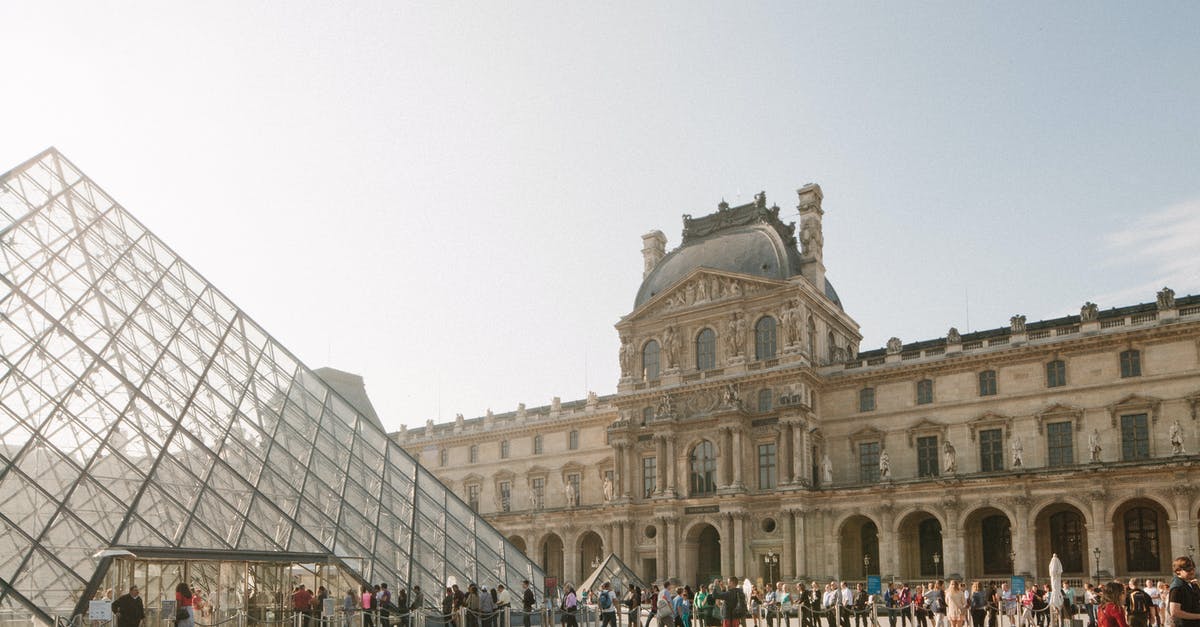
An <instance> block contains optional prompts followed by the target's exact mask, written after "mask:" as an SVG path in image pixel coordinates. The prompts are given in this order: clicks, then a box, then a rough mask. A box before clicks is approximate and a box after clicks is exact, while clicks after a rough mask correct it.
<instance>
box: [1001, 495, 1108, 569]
mask: <svg viewBox="0 0 1200 627" xmlns="http://www.w3.org/2000/svg"><path fill="white" fill-rule="evenodd" d="M1029 504H1030V501H1029V497H1027V496H1017V497H1013V499H1012V505H1013V511H1014V512H1015V515H1016V517H1017V519H1016V520H1014V521H1012V543H1013V548H1012V550H1013V553H1016V556H1017V557H1016V560H1015V561H1014V562H1013V571H1014V573H1035V572H1037V566H1038V565H1037V564H1036V562H1037V546H1036V545H1035V541H1034V539H1035V538H1036V537H1037V530H1036V529H1034V527H1033V522H1032V521H1031V520H1029ZM1090 527H1091V526H1090V525H1089V529H1090Z"/></svg>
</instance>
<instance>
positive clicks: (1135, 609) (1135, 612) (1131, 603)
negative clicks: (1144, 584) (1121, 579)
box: [1125, 579, 1151, 627]
mask: <svg viewBox="0 0 1200 627" xmlns="http://www.w3.org/2000/svg"><path fill="white" fill-rule="evenodd" d="M1150 607H1151V605H1150V595H1148V594H1146V591H1145V590H1142V589H1141V587H1139V586H1138V580H1137V579H1130V580H1129V590H1127V591H1126V593H1125V618H1127V619H1128V620H1129V627H1147V625H1148V624H1149V621H1150Z"/></svg>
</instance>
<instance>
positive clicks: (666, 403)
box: [654, 394, 675, 418]
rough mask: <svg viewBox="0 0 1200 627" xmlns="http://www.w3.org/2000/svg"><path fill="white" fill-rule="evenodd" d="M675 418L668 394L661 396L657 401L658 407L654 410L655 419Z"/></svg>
mask: <svg viewBox="0 0 1200 627" xmlns="http://www.w3.org/2000/svg"><path fill="white" fill-rule="evenodd" d="M674 416H675V403H674V402H672V401H671V395H670V394H663V395H662V396H661V397H660V398H659V399H658V407H656V408H654V417H655V418H673V417H674Z"/></svg>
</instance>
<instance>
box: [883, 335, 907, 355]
mask: <svg viewBox="0 0 1200 627" xmlns="http://www.w3.org/2000/svg"><path fill="white" fill-rule="evenodd" d="M902 348H904V343H903V342H901V341H900V338H898V337H892V338H891V339H889V340H888V341H887V354H889V355H895V354H896V353H899V352H900V350H901V349H902Z"/></svg>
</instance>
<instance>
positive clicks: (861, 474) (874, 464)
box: [858, 442, 879, 483]
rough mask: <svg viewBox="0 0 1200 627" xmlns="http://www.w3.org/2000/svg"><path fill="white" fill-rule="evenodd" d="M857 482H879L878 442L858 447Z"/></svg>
mask: <svg viewBox="0 0 1200 627" xmlns="http://www.w3.org/2000/svg"><path fill="white" fill-rule="evenodd" d="M858 480H859V481H861V482H863V483H878V482H879V443H878V442H863V443H862V444H859V445H858Z"/></svg>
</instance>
